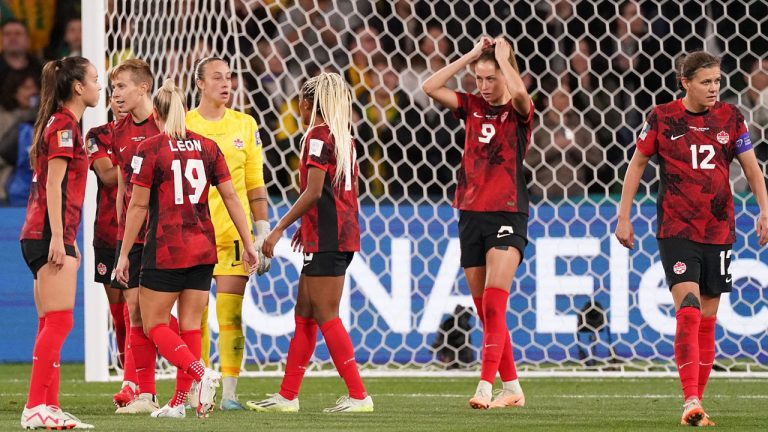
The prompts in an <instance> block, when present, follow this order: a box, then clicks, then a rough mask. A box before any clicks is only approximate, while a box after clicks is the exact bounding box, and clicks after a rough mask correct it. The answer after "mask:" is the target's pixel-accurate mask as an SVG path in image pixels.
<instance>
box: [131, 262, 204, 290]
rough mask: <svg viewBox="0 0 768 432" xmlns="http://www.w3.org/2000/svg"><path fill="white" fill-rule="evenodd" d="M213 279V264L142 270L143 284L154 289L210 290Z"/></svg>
mask: <svg viewBox="0 0 768 432" xmlns="http://www.w3.org/2000/svg"><path fill="white" fill-rule="evenodd" d="M212 279H213V264H203V265H198V266H194V267H187V268H181V269H165V270H162V269H145V270H142V271H141V286H143V287H144V288H149V289H151V290H152V291H161V292H172V293H176V292H181V291H184V290H185V289H193V290H200V291H208V290H210V289H211V280H212Z"/></svg>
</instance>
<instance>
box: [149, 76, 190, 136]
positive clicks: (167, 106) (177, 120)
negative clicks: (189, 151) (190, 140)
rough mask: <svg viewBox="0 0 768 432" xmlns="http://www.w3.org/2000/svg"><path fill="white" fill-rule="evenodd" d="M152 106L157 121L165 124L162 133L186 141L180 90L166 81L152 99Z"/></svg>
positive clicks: (182, 100)
mask: <svg viewBox="0 0 768 432" xmlns="http://www.w3.org/2000/svg"><path fill="white" fill-rule="evenodd" d="M152 104H153V105H154V106H155V110H157V116H158V117H159V119H160V120H162V121H163V122H165V127H164V128H163V132H164V133H165V134H166V135H168V136H170V137H172V138H173V139H177V140H181V139H186V138H187V125H186V108H185V107H186V102H185V98H184V93H183V92H182V91H181V89H180V88H179V87H177V86H176V84H174V83H173V81H172V80H170V79H166V80H165V81H163V85H162V87H160V88H159V89H157V91H156V92H155V95H154V96H153V97H152Z"/></svg>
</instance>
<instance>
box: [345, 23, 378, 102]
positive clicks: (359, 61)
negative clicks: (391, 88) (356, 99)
mask: <svg viewBox="0 0 768 432" xmlns="http://www.w3.org/2000/svg"><path fill="white" fill-rule="evenodd" d="M379 34H380V32H379V31H378V30H376V29H375V28H374V27H371V26H369V25H367V24H363V25H360V26H358V27H357V28H356V29H355V30H354V33H353V35H352V36H351V37H350V39H349V52H350V53H351V57H352V64H351V65H349V69H347V73H346V78H347V82H348V83H349V85H350V86H351V87H352V92H353V93H354V95H355V96H360V95H361V94H363V92H365V91H366V90H368V89H371V88H373V86H372V85H371V83H370V82H366V77H369V76H370V75H366V73H367V72H368V71H369V69H370V65H371V64H372V63H373V56H374V55H376V54H378V53H381V47H380V46H379Z"/></svg>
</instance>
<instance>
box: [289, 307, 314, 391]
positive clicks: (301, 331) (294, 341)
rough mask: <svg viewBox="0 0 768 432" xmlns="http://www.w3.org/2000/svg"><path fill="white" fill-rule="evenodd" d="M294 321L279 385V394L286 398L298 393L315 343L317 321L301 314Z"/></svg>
mask: <svg viewBox="0 0 768 432" xmlns="http://www.w3.org/2000/svg"><path fill="white" fill-rule="evenodd" d="M295 321H296V331H295V332H294V333H293V337H292V338H291V345H290V346H289V347H288V359H287V360H286V362H285V373H284V374H283V383H282V384H281V385H280V395H282V396H283V397H284V398H286V399H288V400H293V399H295V398H296V396H298V395H299V389H300V388H301V380H302V379H304V372H306V370H307V365H308V364H309V360H310V359H311V358H312V353H314V352H315V344H316V343H317V322H315V320H313V319H312V318H304V317H301V316H296V317H295Z"/></svg>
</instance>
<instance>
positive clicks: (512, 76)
mask: <svg viewBox="0 0 768 432" xmlns="http://www.w3.org/2000/svg"><path fill="white" fill-rule="evenodd" d="M495 43H496V47H495V51H494V54H495V55H496V61H497V62H498V63H499V68H500V69H501V73H502V74H503V75H504V78H505V84H506V87H507V90H508V91H509V93H510V94H511V95H512V104H513V105H514V107H515V111H517V113H518V114H520V115H521V116H523V117H527V116H528V113H529V112H530V111H531V97H530V96H529V95H528V90H527V89H526V88H525V83H523V79H522V78H520V72H519V71H518V69H517V60H516V59H515V51H514V50H513V49H512V45H511V44H510V43H509V41H508V40H507V39H505V38H502V37H499V38H496V40H495Z"/></svg>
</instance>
